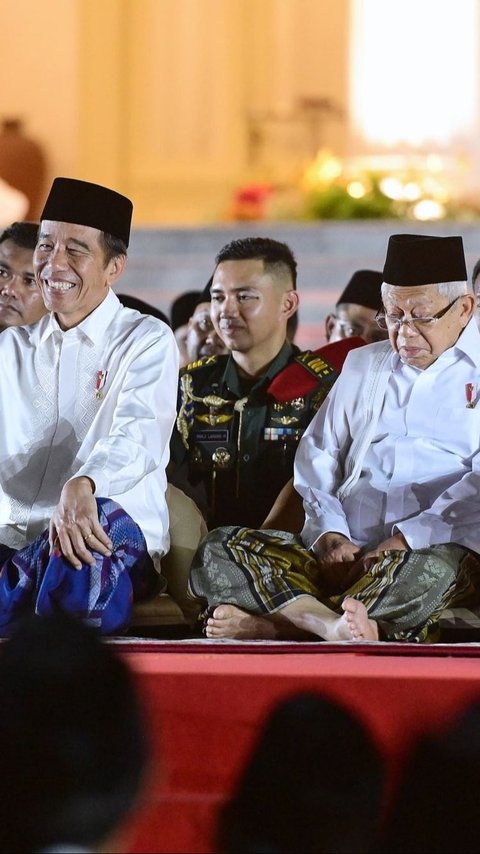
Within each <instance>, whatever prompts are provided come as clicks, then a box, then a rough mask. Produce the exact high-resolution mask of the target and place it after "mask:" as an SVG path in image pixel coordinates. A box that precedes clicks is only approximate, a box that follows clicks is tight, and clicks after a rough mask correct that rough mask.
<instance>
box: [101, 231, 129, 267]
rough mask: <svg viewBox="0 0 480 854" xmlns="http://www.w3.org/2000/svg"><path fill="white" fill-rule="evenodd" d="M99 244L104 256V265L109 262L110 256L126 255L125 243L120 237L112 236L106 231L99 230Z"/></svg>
mask: <svg viewBox="0 0 480 854" xmlns="http://www.w3.org/2000/svg"><path fill="white" fill-rule="evenodd" d="M100 244H101V246H102V249H103V254H104V256H105V266H107V264H109V263H110V261H111V260H112V258H118V256H119V255H125V256H126V255H127V244H126V243H124V241H123V240H121V239H120V237H114V236H113V234H109V233H108V231H101V232H100Z"/></svg>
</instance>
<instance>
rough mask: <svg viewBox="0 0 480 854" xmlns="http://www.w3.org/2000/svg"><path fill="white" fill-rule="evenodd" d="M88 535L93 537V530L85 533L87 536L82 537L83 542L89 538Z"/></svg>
mask: <svg viewBox="0 0 480 854" xmlns="http://www.w3.org/2000/svg"><path fill="white" fill-rule="evenodd" d="M90 537H93V531H90V533H89V534H87V536H86V537H84V538H83V539H84V540H85V542H86V541H87V540H89V539H90Z"/></svg>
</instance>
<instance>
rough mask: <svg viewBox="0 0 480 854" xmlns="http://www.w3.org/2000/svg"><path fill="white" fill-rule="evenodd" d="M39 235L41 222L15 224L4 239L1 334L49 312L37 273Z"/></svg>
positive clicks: (0, 248)
mask: <svg viewBox="0 0 480 854" xmlns="http://www.w3.org/2000/svg"><path fill="white" fill-rule="evenodd" d="M37 234H38V223H37V222H14V223H12V225H10V226H9V227H8V228H6V229H5V231H3V232H2V234H1V235H0V331H2V330H3V329H6V328H7V326H24V325H26V324H28V323H36V322H37V320H40V318H41V317H43V315H44V314H46V312H47V309H46V308H45V305H44V302H43V299H42V295H41V293H40V290H39V288H38V287H37V284H36V282H35V274H34V272H33V251H34V249H35V246H36V244H37Z"/></svg>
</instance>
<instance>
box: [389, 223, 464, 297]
mask: <svg viewBox="0 0 480 854" xmlns="http://www.w3.org/2000/svg"><path fill="white" fill-rule="evenodd" d="M383 281H384V282H388V284H389V285H395V286H402V285H404V286H405V287H409V286H410V287H414V286H415V285H435V284H438V283H440V282H466V281H468V275H467V268H466V265H465V254H464V251H463V241H462V238H461V237H453V236H452V237H430V236H429V235H427V234H392V236H391V237H390V240H389V241H388V248H387V257H386V259H385V266H384V268H383Z"/></svg>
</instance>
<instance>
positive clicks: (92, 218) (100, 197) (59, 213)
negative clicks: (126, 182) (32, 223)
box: [40, 178, 133, 246]
mask: <svg viewBox="0 0 480 854" xmlns="http://www.w3.org/2000/svg"><path fill="white" fill-rule="evenodd" d="M132 213H133V204H132V202H131V201H130V199H127V197H126V196H122V195H121V194H120V193H117V192H116V191H115V190H110V189H108V187H102V186H101V185H100V184H91V183H90V182H89V181H79V180H77V179H76V178H55V179H54V181H53V184H52V187H51V189H50V193H49V194H48V197H47V201H46V202H45V207H44V208H43V211H42V215H41V217H40V219H41V220H45V219H46V220H52V221H54V222H72V223H75V224H76V225H88V226H90V227H91V228H98V229H99V231H104V232H106V233H107V234H111V235H112V237H116V238H118V239H120V240H123V242H124V243H125V245H126V246H128V242H129V239H130V225H131V222H132Z"/></svg>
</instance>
